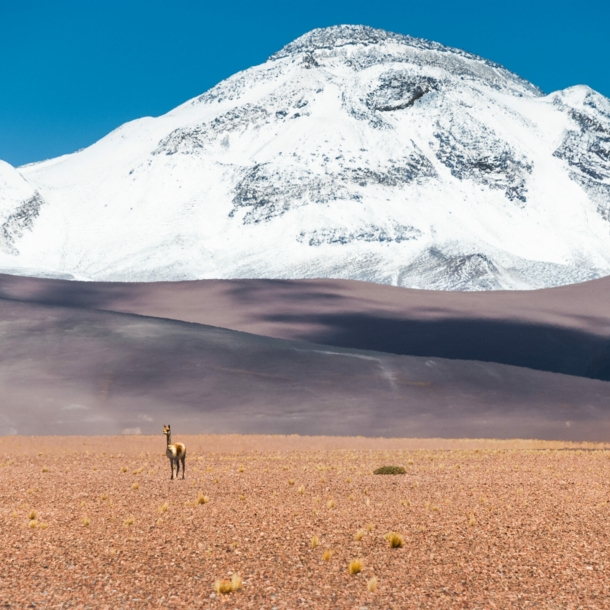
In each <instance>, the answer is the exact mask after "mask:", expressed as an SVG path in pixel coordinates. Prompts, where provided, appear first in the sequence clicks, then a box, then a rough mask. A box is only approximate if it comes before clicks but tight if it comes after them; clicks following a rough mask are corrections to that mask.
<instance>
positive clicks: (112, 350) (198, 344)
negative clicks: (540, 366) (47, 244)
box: [0, 299, 610, 441]
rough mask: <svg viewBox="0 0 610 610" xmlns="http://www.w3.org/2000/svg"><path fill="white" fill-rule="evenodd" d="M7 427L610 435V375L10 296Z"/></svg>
mask: <svg viewBox="0 0 610 610" xmlns="http://www.w3.org/2000/svg"><path fill="white" fill-rule="evenodd" d="M0 319H2V341H1V342H0V360H1V361H2V367H0V392H1V394H2V404H1V405H0V422H2V427H3V432H4V434H11V433H13V434H15V433H19V434H34V435H40V434H63V435H65V434H117V433H121V432H122V431H123V430H127V431H129V430H132V431H134V430H136V429H139V430H141V431H142V432H143V433H145V434H153V433H155V432H157V433H158V430H159V427H160V425H161V424H162V423H163V422H164V421H168V420H171V422H172V426H175V427H176V428H179V429H182V430H189V431H190V432H191V433H202V432H207V433H219V432H220V433H222V432H231V433H235V432H240V433H249V434H252V433H267V434H313V435H319V434H325V435H350V436H355V435H363V436H394V437H401V436H402V437H407V436H412V437H438V436H441V437H445V438H457V437H465V438H518V437H521V438H540V439H572V440H593V441H601V440H607V438H608V433H609V432H610V424H609V420H608V416H607V412H608V400H607V397H608V394H609V391H610V383H608V382H605V381H597V380H591V379H583V378H579V377H571V376H567V375H559V374H555V373H547V372H543V371H533V370H530V369H525V368H519V367H513V366H505V365H501V364H495V363H486V362H465V361H459V360H443V359H441V358H417V357H411V356H395V355H392V354H383V353H378V352H370V351H361V350H354V349H344V348H335V347H329V346H324V345H314V344H311V343H306V342H301V341H285V340H281V339H272V338H269V337H261V336H257V335H250V334H247V333H240V332H235V331H231V330H227V329H223V328H213V327H210V326H204V325H199V324H185V323H183V322H176V321H173V320H161V319H155V318H146V317H143V316H134V315H127V314H116V313H109V312H102V311H92V310H85V309H78V308H70V307H53V306H44V305H38V304H31V303H19V302H15V301H7V300H4V299H0Z"/></svg>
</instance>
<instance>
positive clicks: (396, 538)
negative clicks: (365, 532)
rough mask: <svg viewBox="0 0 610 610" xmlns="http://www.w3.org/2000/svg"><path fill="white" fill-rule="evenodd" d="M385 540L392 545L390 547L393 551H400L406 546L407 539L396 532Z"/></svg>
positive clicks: (386, 536)
mask: <svg viewBox="0 0 610 610" xmlns="http://www.w3.org/2000/svg"><path fill="white" fill-rule="evenodd" d="M384 538H385V539H386V540H387V541H388V542H389V543H390V547H391V548H393V549H400V548H402V547H403V546H404V544H405V539H404V538H403V537H402V536H401V535H400V534H397V533H396V532H389V533H388V534H386V535H385V536H384Z"/></svg>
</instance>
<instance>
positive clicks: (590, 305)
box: [0, 275, 610, 380]
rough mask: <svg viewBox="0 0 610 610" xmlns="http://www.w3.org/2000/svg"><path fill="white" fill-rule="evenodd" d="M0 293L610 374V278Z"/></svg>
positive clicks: (3, 282)
mask: <svg viewBox="0 0 610 610" xmlns="http://www.w3.org/2000/svg"><path fill="white" fill-rule="evenodd" d="M0 297H1V298H5V299H15V300H21V301H26V302H36V303H42V304H47V305H62V306H69V307H81V308H90V309H102V310H110V311H116V312H123V313H133V314H141V315H146V316H155V317H162V318H169V319H175V320H182V321H186V322H196V323H200V324H207V325H212V326H220V327H224V328H228V329H232V330H239V331H245V332H249V333H254V334H259V335H266V336H270V337H275V338H280V339H289V340H294V339H297V340H304V341H310V342H314V343H321V344H326V345H333V346H338V347H349V348H356V349H368V350H371V349H372V350H377V351H382V352H389V353H394V354H403V355H414V356H433V357H442V358H451V359H460V360H480V361H488V362H497V363H501V364H511V365H515V366H522V367H528V368H533V369H537V370H543V371H551V372H557V373H564V374H569V375H577V376H583V377H589V378H596V379H605V380H609V379H610V317H609V315H610V314H609V312H610V279H608V278H603V279H600V280H594V281H591V282H586V283H583V284H576V285H572V286H563V287H559V288H552V289H545V290H536V291H494V292H485V293H477V292H474V293H473V292H469V293H465V292H461V293H460V292H441V291H425V290H409V289H404V288H395V287H391V286H381V285H377V284H371V283H366V282H356V281H347V280H229V281H223V280H202V281H195V282H165V283H163V282H161V283H139V284H138V283H136V284H131V283H97V282H70V281H63V280H50V279H46V280H43V279H37V278H24V277H16V276H8V275H0Z"/></svg>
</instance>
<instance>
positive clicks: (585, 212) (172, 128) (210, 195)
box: [0, 26, 610, 290]
mask: <svg viewBox="0 0 610 610" xmlns="http://www.w3.org/2000/svg"><path fill="white" fill-rule="evenodd" d="M0 225H1V229H0V270H2V271H8V272H11V273H20V274H31V275H41V276H56V277H74V278H81V279H94V280H123V281H135V280H140V281H141V280H144V281H148V280H151V281H152V280H182V279H201V278H243V277H256V278H307V277H338V278H352V279H363V280H369V281H374V282H379V283H391V284H397V285H402V286H415V287H422V288H436V289H451V290H485V289H500V288H508V289H519V288H532V287H545V286H554V285H559V284H567V283H572V282H577V281H581V280H585V279H589V278H594V277H599V276H603V275H608V274H610V100H608V99H606V98H605V97H603V96H602V95H600V94H598V93H596V92H595V91H592V90H591V89H589V88H588V87H585V86H577V87H572V88H570V89H566V90H564V91H559V92H555V93H552V94H551V95H547V96H545V95H543V94H542V92H541V91H540V90H538V89H537V88H536V87H535V86H534V85H532V84H530V83H529V82H527V81H525V80H523V79H522V78H520V77H518V76H516V75H515V74H512V73H511V72H509V71H507V70H506V69H504V68H502V67H501V66H499V65H497V64H494V63H492V62H490V61H487V60H485V59H482V58H480V57H477V56H475V55H471V54H469V53H466V52H464V51H460V50H457V49H451V48H447V47H444V46H442V45H440V44H437V43H433V42H427V41H424V40H419V39H416V38H411V37H408V36H401V35H397V34H392V33H388V32H385V31H382V30H374V29H371V28H367V27H362V26H340V27H333V28H327V29H320V30H314V31H312V32H310V33H308V34H306V35H304V36H302V37H301V38H299V39H298V40H296V41H294V42H292V43H290V44H289V45H287V46H286V47H284V48H283V49H282V50H281V51H279V52H278V53H276V54H275V55H273V56H272V57H271V58H270V59H269V60H268V61H267V62H265V63H264V64H262V65H260V66H255V67H253V68H250V69H249V70H246V71H244V72H241V73H238V74H236V75H234V76H232V77H231V78H229V79H227V80H225V81H223V82H222V83H220V84H219V85H217V86H216V87H214V88H213V89H211V90H210V91H208V92H207V93H205V94H203V95H202V96H200V97H198V98H195V99H193V100H190V101H189V102H187V103H185V104H183V105H182V106H179V107H178V108H176V109H175V110H172V111H171V112H169V113H168V114H166V115H164V116H161V117H158V118H143V119H140V120H137V121H133V122H131V123H127V124H125V125H123V126H122V127H119V128H118V129H116V130H115V131H113V132H112V133H110V134H109V135H108V136H106V137H105V138H103V139H102V140H100V141H99V142H97V143H96V144H94V145H93V146H90V147H89V148H86V149H84V150H81V151H78V152H76V153H74V154H71V155H66V156H63V157H59V158H57V159H51V160H49V161H45V162H42V163H37V164H32V165H28V166H24V167H21V168H19V169H15V168H12V167H10V166H8V165H7V164H0Z"/></svg>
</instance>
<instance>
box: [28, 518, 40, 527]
mask: <svg viewBox="0 0 610 610" xmlns="http://www.w3.org/2000/svg"><path fill="white" fill-rule="evenodd" d="M28 525H29V526H30V527H38V521H36V519H31V520H30V521H29V523H28Z"/></svg>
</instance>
